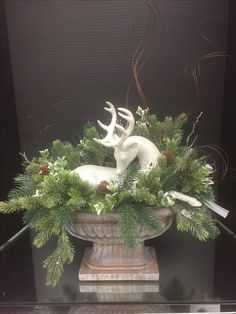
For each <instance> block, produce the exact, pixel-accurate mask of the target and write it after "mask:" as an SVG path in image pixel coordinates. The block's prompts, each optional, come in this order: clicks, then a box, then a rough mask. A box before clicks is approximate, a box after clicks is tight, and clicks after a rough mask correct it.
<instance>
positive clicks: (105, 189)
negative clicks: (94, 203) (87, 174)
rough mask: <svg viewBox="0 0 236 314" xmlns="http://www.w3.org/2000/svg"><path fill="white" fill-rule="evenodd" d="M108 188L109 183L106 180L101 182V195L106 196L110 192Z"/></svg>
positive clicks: (99, 190)
mask: <svg viewBox="0 0 236 314" xmlns="http://www.w3.org/2000/svg"><path fill="white" fill-rule="evenodd" d="M107 186H108V182H107V181H106V180H103V181H101V182H100V183H99V185H98V192H99V193H101V194H105V193H106V192H107V191H108V189H107Z"/></svg>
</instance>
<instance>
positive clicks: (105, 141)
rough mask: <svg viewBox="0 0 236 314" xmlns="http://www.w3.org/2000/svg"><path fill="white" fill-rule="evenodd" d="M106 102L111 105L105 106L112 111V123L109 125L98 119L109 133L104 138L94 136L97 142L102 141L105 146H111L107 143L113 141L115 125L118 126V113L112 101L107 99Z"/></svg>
mask: <svg viewBox="0 0 236 314" xmlns="http://www.w3.org/2000/svg"><path fill="white" fill-rule="evenodd" d="M106 104H107V105H108V106H109V108H107V107H104V109H105V110H106V111H108V112H110V113H111V115H112V119H111V123H110V124H109V125H105V124H103V123H102V122H101V121H100V120H97V122H98V124H99V125H100V127H101V128H103V129H104V130H106V131H107V135H106V136H105V137H104V138H103V139H98V138H94V141H95V142H97V143H100V144H102V145H104V146H110V145H107V144H109V143H111V142H112V141H113V135H114V130H115V127H116V120H117V115H116V109H115V107H114V106H113V105H112V103H111V102H109V101H106Z"/></svg>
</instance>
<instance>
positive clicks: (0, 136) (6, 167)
mask: <svg viewBox="0 0 236 314" xmlns="http://www.w3.org/2000/svg"><path fill="white" fill-rule="evenodd" d="M0 87H1V92H0V106H1V114H0V152H1V153H0V200H4V199H6V197H7V194H8V192H9V190H10V189H11V188H12V183H13V178H14V176H15V175H16V174H17V173H20V172H21V171H22V169H21V162H20V155H19V151H20V149H21V148H20V138H19V129H18V123H17V114H16V104H15V97H14V86H13V82H12V71H11V60H10V54H9V46H8V33H7V27H6V19H5V7H4V2H3V1H0ZM22 227H23V224H22V219H21V215H17V214H11V215H10V214H9V215H2V214H1V215H0V244H3V243H4V242H5V241H7V240H8V239H9V238H10V237H12V236H13V235H14V234H15V233H16V232H17V231H19V230H20V229H21V228H22ZM0 254H1V255H0V300H3V301H10V300H14V301H23V300H24V301H27V300H28V298H31V299H34V296H35V293H34V280H33V268H32V253H31V244H30V238H29V233H27V232H26V233H25V234H24V235H23V236H22V237H21V239H19V240H17V241H16V243H14V244H13V245H12V246H11V248H9V249H8V248H7V249H5V250H4V251H3V252H1V253H0ZM16 261H17V262H16ZM22 282H24V289H22Z"/></svg>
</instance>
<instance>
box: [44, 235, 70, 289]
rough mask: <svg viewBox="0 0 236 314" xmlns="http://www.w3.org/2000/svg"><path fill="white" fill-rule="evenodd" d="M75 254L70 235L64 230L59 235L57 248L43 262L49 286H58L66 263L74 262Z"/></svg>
mask: <svg viewBox="0 0 236 314" xmlns="http://www.w3.org/2000/svg"><path fill="white" fill-rule="evenodd" d="M74 254H75V252H74V248H73V246H72V244H71V243H70V240H69V237H68V235H67V234H66V232H65V231H62V233H61V234H60V236H59V239H58V242H57V247H56V249H55V250H54V252H53V253H52V254H51V255H50V256H49V257H48V258H47V259H46V260H45V261H44V262H43V267H44V268H46V269H47V277H46V285H47V286H54V287H55V286H56V284H57V283H58V281H59V280H60V277H61V274H62V272H63V269H64V265H65V264H70V263H72V261H73V258H74Z"/></svg>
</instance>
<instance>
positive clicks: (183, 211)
mask: <svg viewBox="0 0 236 314" xmlns="http://www.w3.org/2000/svg"><path fill="white" fill-rule="evenodd" d="M181 214H182V215H183V216H184V217H186V218H188V219H192V215H191V214H190V212H189V211H187V210H186V209H183V210H182V211H181Z"/></svg>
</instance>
